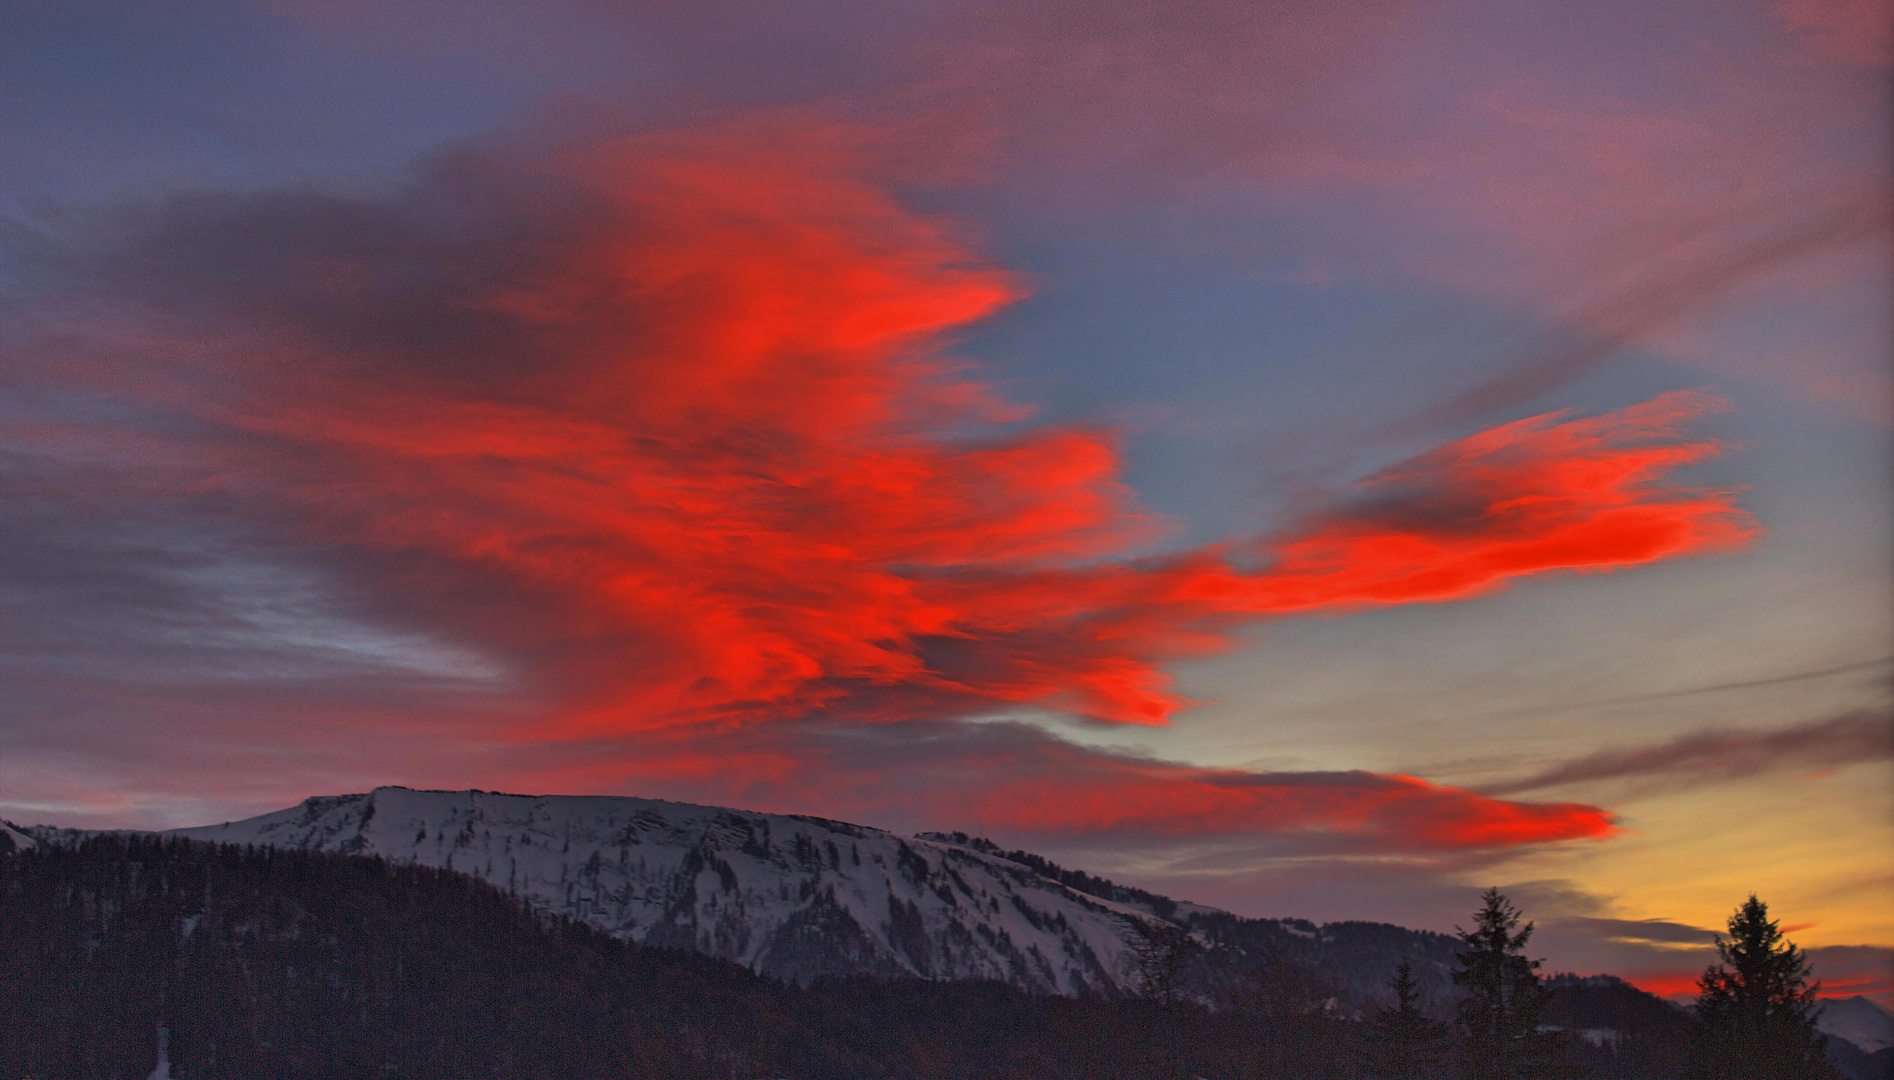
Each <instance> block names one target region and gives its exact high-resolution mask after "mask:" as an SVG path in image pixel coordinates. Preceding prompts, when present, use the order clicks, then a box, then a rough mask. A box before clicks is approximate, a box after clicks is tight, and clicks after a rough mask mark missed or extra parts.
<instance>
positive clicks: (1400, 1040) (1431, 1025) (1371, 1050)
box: [1362, 958, 1447, 1080]
mask: <svg viewBox="0 0 1894 1080" xmlns="http://www.w3.org/2000/svg"><path fill="white" fill-rule="evenodd" d="M1388 989H1389V990H1391V991H1393V992H1394V1004H1393V1005H1390V1006H1388V1007H1387V1008H1385V1009H1382V1010H1380V1011H1379V1012H1377V1013H1375V1014H1374V1015H1373V1016H1372V1017H1370V1018H1369V1019H1368V1025H1367V1028H1366V1029H1365V1030H1364V1031H1363V1039H1364V1040H1365V1042H1366V1046H1365V1048H1364V1051H1365V1052H1364V1053H1363V1055H1362V1056H1363V1062H1362V1064H1363V1066H1364V1068H1365V1071H1366V1072H1367V1074H1368V1075H1369V1076H1371V1077H1374V1078H1375V1080H1427V1078H1429V1077H1433V1076H1437V1075H1439V1070H1440V1065H1441V1062H1442V1060H1443V1058H1444V1056H1445V1049H1446V1045H1445V1044H1446V1034H1447V1032H1446V1025H1445V1024H1442V1023H1441V1022H1440V1021H1438V1020H1435V1019H1432V1018H1431V1017H1429V1016H1427V1014H1425V1013H1423V1012H1421V1011H1420V987H1419V986H1418V985H1417V984H1416V983H1415V982H1414V964H1413V962H1412V961H1411V960H1408V959H1406V958H1403V959H1402V960H1401V966H1400V967H1399V968H1397V969H1395V972H1394V978H1393V979H1392V980H1390V981H1389V983H1388Z"/></svg>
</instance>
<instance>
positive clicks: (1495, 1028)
mask: <svg viewBox="0 0 1894 1080" xmlns="http://www.w3.org/2000/svg"><path fill="white" fill-rule="evenodd" d="M1481 900H1482V901H1483V902H1484V903H1483V906H1482V907H1481V908H1480V910H1479V911H1476V912H1474V913H1473V929H1472V930H1461V929H1460V928H1459V927H1455V928H1454V929H1455V930H1456V931H1458V933H1459V935H1460V942H1461V944H1463V945H1465V946H1466V947H1467V951H1465V952H1462V953H1459V954H1457V955H1458V956H1459V959H1460V970H1459V971H1456V972H1454V974H1453V981H1454V983H1455V984H1456V985H1458V986H1460V987H1462V988H1464V989H1465V991H1466V997H1465V998H1463V999H1461V1001H1460V1005H1459V1008H1458V1009H1457V1010H1456V1015H1457V1018H1458V1020H1459V1022H1460V1027H1461V1029H1462V1032H1463V1033H1464V1035H1465V1037H1466V1041H1465V1043H1464V1044H1463V1046H1462V1057H1461V1065H1462V1069H1463V1074H1464V1075H1465V1076H1466V1077H1467V1080H1527V1078H1531V1080H1541V1078H1543V1077H1546V1076H1549V1075H1551V1074H1552V1070H1553V1066H1554V1063H1555V1059H1556V1058H1557V1056H1558V1052H1559V1049H1560V1043H1559V1041H1558V1038H1557V1037H1556V1036H1554V1035H1550V1034H1547V1033H1543V1032H1540V1031H1539V1030H1538V1024H1539V1013H1540V1010H1542V1009H1544V1008H1545V1001H1546V993H1545V988H1544V987H1542V986H1541V985H1540V984H1539V976H1538V975H1537V974H1536V973H1535V972H1536V969H1537V968H1538V967H1539V961H1537V960H1528V959H1526V955H1525V949H1526V942H1527V941H1529V940H1531V938H1532V924H1531V923H1527V924H1526V926H1525V929H1523V930H1520V931H1518V932H1517V933H1514V927H1516V926H1518V925H1519V910H1518V909H1517V908H1515V907H1513V905H1512V902H1511V901H1510V900H1508V899H1506V897H1505V896H1503V895H1501V894H1500V891H1499V890H1498V889H1488V890H1486V893H1485V894H1484V895H1483V896H1482V897H1481Z"/></svg>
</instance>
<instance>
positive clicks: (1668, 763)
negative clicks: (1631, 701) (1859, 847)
mask: <svg viewBox="0 0 1894 1080" xmlns="http://www.w3.org/2000/svg"><path fill="white" fill-rule="evenodd" d="M1890 757H1894V718H1890V716H1889V714H1888V713H1887V712H1885V711H1880V710H1862V711H1856V712H1849V713H1845V714H1843V715H1841V716H1834V717H1829V718H1826V719H1822V720H1812V721H1809V722H1807V723H1804V724H1796V725H1793V726H1790V727H1785V728H1774V729H1768V730H1753V729H1752V730H1744V729H1739V728H1706V729H1703V730H1700V731H1694V732H1690V733H1689V734H1685V735H1680V736H1678V737H1676V738H1674V739H1669V740H1666V741H1664V742H1661V743H1655V744H1652V745H1648V746H1642V747H1634V748H1630V749H1624V750H1600V751H1598V752H1596V753H1592V754H1587V755H1585V756H1584V757H1580V758H1575V759H1573V760H1570V761H1565V762H1560V763H1558V764H1555V765H1551V766H1548V767H1547V768H1544V769H1541V770H1540V771H1538V772H1536V773H1533V774H1531V775H1530V776H1525V777H1522V778H1520V779H1517V780H1510V781H1506V782H1504V783H1499V784H1488V785H1484V786H1483V788H1482V790H1484V791H1485V792H1487V793H1488V794H1492V795H1517V794H1521V793H1524V792H1529V791H1541V790H1544V789H1546V788H1553V787H1562V786H1565V785H1568V784H1582V783H1599V782H1605V781H1620V780H1630V781H1654V780H1662V781H1663V783H1664V784H1665V786H1666V787H1678V786H1685V785H1694V784H1706V783H1715V782H1718V781H1724V780H1735V779H1740V778H1743V777H1747V776H1757V775H1760V774H1762V773H1767V772H1789V771H1797V770H1809V769H1824V768H1834V767H1838V766H1842V765H1852V764H1856V763H1859V762H1866V761H1883V760H1886V759H1888V758H1890Z"/></svg>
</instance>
